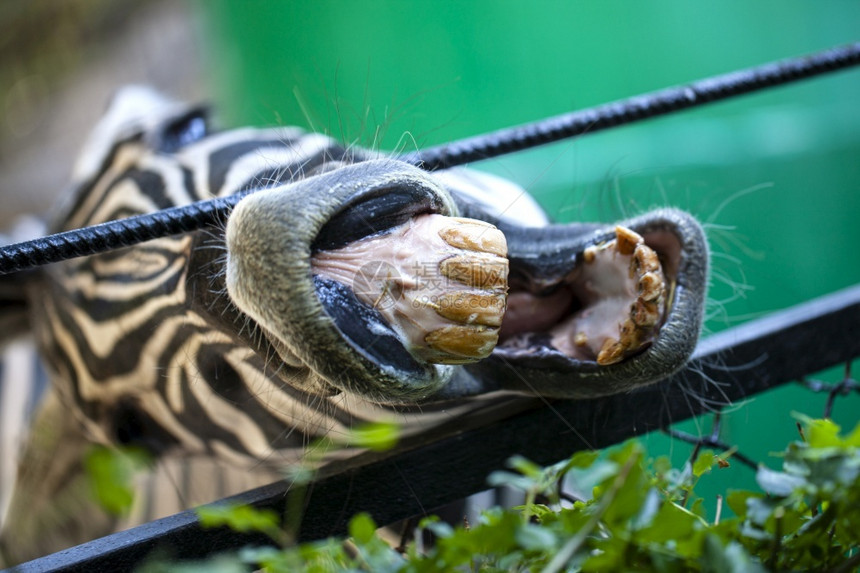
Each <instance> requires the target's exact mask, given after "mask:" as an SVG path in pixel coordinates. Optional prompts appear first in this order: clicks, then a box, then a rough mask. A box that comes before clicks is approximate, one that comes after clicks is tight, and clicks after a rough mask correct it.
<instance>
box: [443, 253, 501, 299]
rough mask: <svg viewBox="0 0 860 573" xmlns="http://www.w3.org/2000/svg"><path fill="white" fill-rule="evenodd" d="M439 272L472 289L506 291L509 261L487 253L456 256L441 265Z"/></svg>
mask: <svg viewBox="0 0 860 573" xmlns="http://www.w3.org/2000/svg"><path fill="white" fill-rule="evenodd" d="M439 271H440V272H441V273H442V274H443V275H444V276H446V277H448V278H449V279H451V280H454V281H457V282H460V283H462V284H464V285H467V286H470V287H477V288H482V289H494V290H499V291H506V290H507V287H508V260H507V259H503V258H501V257H499V256H495V255H490V254H485V253H470V254H468V255H454V256H453V257H449V258H447V259H445V260H443V261H441V262H440V263H439Z"/></svg>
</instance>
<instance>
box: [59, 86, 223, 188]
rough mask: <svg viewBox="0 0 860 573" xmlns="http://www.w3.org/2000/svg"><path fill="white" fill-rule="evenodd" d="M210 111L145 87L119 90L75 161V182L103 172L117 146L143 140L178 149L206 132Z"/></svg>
mask: <svg viewBox="0 0 860 573" xmlns="http://www.w3.org/2000/svg"><path fill="white" fill-rule="evenodd" d="M206 116H207V111H206V109H205V108H204V107H202V106H191V105H188V104H185V103H181V102H177V101H175V100H172V99H170V98H168V97H165V96H164V95H162V94H160V93H158V92H157V91H155V90H153V89H152V88H148V87H144V86H126V87H124V88H122V89H120V90H119V91H117V92H116V93H115V94H114V96H113V98H112V99H111V101H110V103H109V104H108V108H107V111H106V113H105V115H104V116H103V117H102V119H101V120H100V121H99V123H98V124H97V125H96V127H95V129H94V130H93V132H92V133H91V134H90V137H89V139H88V140H87V142H86V144H85V145H84V148H83V150H82V152H81V154H80V157H79V159H78V162H77V163H76V164H75V167H74V170H73V173H72V181H73V182H74V183H81V182H84V181H87V180H89V179H91V178H93V177H95V176H97V175H98V174H99V173H101V171H102V169H103V167H104V165H105V164H106V162H108V161H109V159H110V157H111V155H112V153H113V152H114V150H115V149H116V147H117V146H118V145H119V144H121V143H124V142H129V141H136V140H138V141H142V142H143V143H144V144H146V145H147V146H148V147H150V148H152V149H155V150H158V151H164V152H167V153H170V152H174V151H176V150H177V149H179V148H180V147H182V146H183V145H187V144H188V143H191V142H193V141H196V140H198V139H200V138H202V137H203V136H205V135H206V133H207V131H208V127H207V124H206Z"/></svg>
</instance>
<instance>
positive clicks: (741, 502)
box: [725, 490, 761, 519]
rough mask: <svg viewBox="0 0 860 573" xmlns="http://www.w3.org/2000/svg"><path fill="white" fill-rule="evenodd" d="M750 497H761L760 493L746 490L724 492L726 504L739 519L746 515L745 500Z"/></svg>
mask: <svg viewBox="0 0 860 573" xmlns="http://www.w3.org/2000/svg"><path fill="white" fill-rule="evenodd" d="M751 497H761V494H757V493H755V492H751V491H746V490H730V491H729V492H728V493H727V494H726V498H725V499H726V505H728V506H729V509H731V510H732V512H734V514H735V515H737V516H738V518H739V519H744V518H745V517H746V515H747V500H748V499H749V498H751Z"/></svg>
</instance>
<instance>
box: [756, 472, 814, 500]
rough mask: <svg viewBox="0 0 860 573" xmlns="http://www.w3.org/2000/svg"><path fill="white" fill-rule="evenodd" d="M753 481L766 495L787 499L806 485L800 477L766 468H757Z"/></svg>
mask: <svg viewBox="0 0 860 573" xmlns="http://www.w3.org/2000/svg"><path fill="white" fill-rule="evenodd" d="M755 481H756V483H758V485H759V487H761V488H762V489H763V490H764V491H765V492H766V493H768V494H770V495H776V496H779V497H787V496H789V495H791V493H792V492H793V491H794V490H795V489H797V488H801V487H803V485H804V484H805V483H806V480H804V479H803V478H802V477H799V476H794V475H789V474H786V473H783V472H777V471H774V470H772V469H770V468H768V467H767V466H759V468H758V471H757V472H756V476H755Z"/></svg>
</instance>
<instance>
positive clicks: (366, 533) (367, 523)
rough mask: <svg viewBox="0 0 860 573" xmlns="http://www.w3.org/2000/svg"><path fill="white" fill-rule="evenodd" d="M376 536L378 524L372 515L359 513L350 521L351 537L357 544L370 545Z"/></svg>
mask: <svg viewBox="0 0 860 573" xmlns="http://www.w3.org/2000/svg"><path fill="white" fill-rule="evenodd" d="M375 534H376V524H375V523H374V522H373V518H371V517H370V515H368V514H366V513H359V514H356V515H355V516H354V517H353V518H352V519H351V520H349V536H350V537H352V538H353V539H354V540H355V542H356V543H359V544H362V545H363V544H366V543H369V542H370V540H371V539H373V537H374V535H375Z"/></svg>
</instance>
